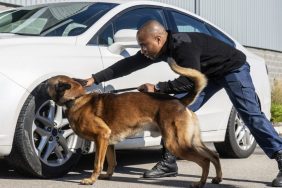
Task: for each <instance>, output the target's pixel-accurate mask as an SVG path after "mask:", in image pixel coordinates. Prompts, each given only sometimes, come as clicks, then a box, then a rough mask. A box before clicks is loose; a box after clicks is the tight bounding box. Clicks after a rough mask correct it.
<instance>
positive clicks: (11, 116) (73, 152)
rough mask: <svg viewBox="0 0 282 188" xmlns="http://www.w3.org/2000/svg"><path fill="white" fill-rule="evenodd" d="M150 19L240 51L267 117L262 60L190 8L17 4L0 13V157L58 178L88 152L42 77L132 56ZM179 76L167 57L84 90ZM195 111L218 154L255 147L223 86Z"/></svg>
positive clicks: (151, 140) (151, 142)
mask: <svg viewBox="0 0 282 188" xmlns="http://www.w3.org/2000/svg"><path fill="white" fill-rule="evenodd" d="M151 19H155V20H157V21H159V22H160V23H162V24H163V25H164V26H165V27H166V28H167V29H169V30H171V31H174V32H184V31H185V32H203V33H206V34H208V35H212V36H214V37H216V38H218V39H220V40H222V41H224V42H226V43H227V44H229V45H231V46H233V47H234V48H238V49H239V50H241V51H243V52H244V53H245V54H246V55H247V61H248V62H249V64H250V65H251V74H252V78H253V81H254V84H255V87H256V90H257V94H258V96H259V99H260V104H261V108H262V110H263V112H264V113H265V114H266V116H267V117H268V118H269V117H270V86H269V82H268V75H267V70H266V65H265V61H264V60H263V59H262V58H259V57H258V56H256V55H254V54H252V53H250V52H249V51H247V50H246V49H245V48H244V47H243V46H242V45H240V44H239V43H238V42H236V41H235V40H234V39H232V38H231V37H230V36H229V35H228V34H226V33H225V32H223V31H222V30H220V29H219V28H217V27H216V26H214V25H213V24H212V23H210V22H208V21H207V20H204V19H203V18H201V17H199V16H197V15H195V14H193V13H190V12H188V11H186V10H183V9H180V8H177V7H173V6H171V5H166V4H162V3H157V2H150V1H128V2H122V3H120V1H117V2H116V3H113V1H111V2H101V1H100V2H94V1H93V2H91V1H87V2H82V1H79V2H65V3H54V4H45V5H36V6H30V7H22V8H16V9H14V10H13V11H12V12H7V13H6V14H2V15H0V57H1V68H0V87H1V92H0V107H1V108H0V122H1V123H0V156H2V157H3V156H4V157H6V158H7V159H8V160H9V161H12V164H13V165H15V166H16V169H20V170H21V171H23V172H26V173H28V174H32V175H35V176H38V177H58V176H61V175H63V174H65V173H67V172H68V171H69V169H70V168H71V167H72V166H73V165H74V164H76V162H77V160H78V159H79V156H80V155H81V154H83V153H90V152H93V151H94V144H93V143H91V142H89V141H86V140H82V139H80V138H79V137H77V136H76V135H75V134H74V132H73V131H72V130H71V129H70V127H69V125H68V121H67V119H66V117H65V114H64V108H63V107H60V106H57V105H56V104H55V103H54V102H53V101H50V100H49V99H48V97H47V96H46V94H45V92H44V89H42V85H43V84H42V83H44V82H45V81H46V80H47V79H48V78H50V77H52V76H55V75H59V74H60V75H62V74H63V75H68V76H71V77H76V78H89V77H90V76H91V74H93V73H96V72H98V71H100V70H102V69H104V68H106V67H108V66H110V65H112V64H114V63H115V62H116V61H118V60H120V59H122V58H124V57H128V56H130V55H133V54H135V53H136V52H137V51H138V50H139V47H138V45H137V42H136V39H135V37H136V36H135V35H136V31H137V30H138V28H139V27H140V26H142V24H144V23H145V22H146V21H148V20H151ZM176 77H177V75H175V74H174V73H173V72H172V71H171V70H170V68H169V66H168V65H167V63H156V64H154V65H152V66H150V67H147V68H146V69H143V70H140V71H137V72H135V73H132V74H131V75H129V76H126V77H122V78H119V79H115V80H112V81H108V82H105V83H103V84H100V85H95V86H93V87H92V88H90V89H89V92H91V91H93V90H95V91H100V92H108V91H109V90H112V89H122V88H130V87H138V86H139V85H141V84H143V83H157V82H158V81H167V80H169V79H173V78H176ZM128 115H130V114H128ZM197 115H198V116H199V119H200V124H201V132H202V138H203V140H204V141H205V142H214V143H215V147H216V149H217V151H218V152H219V154H220V155H221V156H224V157H237V158H243V157H248V156H249V155H250V154H251V153H252V152H253V151H254V149H255V146H256V142H255V140H254V137H253V136H252V135H251V134H250V131H249V130H248V129H247V127H246V126H245V125H244V123H243V122H242V121H241V119H240V117H238V115H237V112H236V111H235V110H234V109H233V106H232V104H231V102H230V100H229V98H228V96H227V94H226V93H225V91H224V90H221V91H219V92H218V93H217V94H216V95H214V96H213V97H212V98H211V99H210V100H209V101H208V102H207V103H206V104H205V105H204V106H203V107H202V108H201V109H200V110H199V111H197ZM160 139H161V137H160V135H159V133H155V132H146V131H145V132H144V133H142V134H139V135H136V136H135V137H131V138H128V139H126V140H125V141H123V142H121V143H120V144H118V145H117V146H116V148H117V149H129V148H141V147H148V146H156V145H159V144H160Z"/></svg>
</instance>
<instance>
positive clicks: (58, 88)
mask: <svg viewBox="0 0 282 188" xmlns="http://www.w3.org/2000/svg"><path fill="white" fill-rule="evenodd" d="M70 88H71V85H70V84H68V83H64V82H59V83H58V84H56V86H55V90H56V92H59V93H61V92H64V91H66V90H68V89H70Z"/></svg>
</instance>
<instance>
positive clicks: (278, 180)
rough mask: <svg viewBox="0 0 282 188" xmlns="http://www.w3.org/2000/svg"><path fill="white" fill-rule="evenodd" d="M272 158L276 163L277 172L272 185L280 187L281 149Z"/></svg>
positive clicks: (281, 175)
mask: <svg viewBox="0 0 282 188" xmlns="http://www.w3.org/2000/svg"><path fill="white" fill-rule="evenodd" d="M274 158H275V159H276V161H277V163H278V168H279V173H278V175H277V176H276V178H275V179H274V180H273V181H272V187H282V150H280V151H278V152H277V153H276V154H275V155H274Z"/></svg>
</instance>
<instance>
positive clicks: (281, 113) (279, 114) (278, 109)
mask: <svg viewBox="0 0 282 188" xmlns="http://www.w3.org/2000/svg"><path fill="white" fill-rule="evenodd" d="M271 120H272V121H273V122H282V104H275V103H272V104H271Z"/></svg>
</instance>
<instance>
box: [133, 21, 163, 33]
mask: <svg viewBox="0 0 282 188" xmlns="http://www.w3.org/2000/svg"><path fill="white" fill-rule="evenodd" d="M164 34H166V30H165V28H164V26H163V25H162V24H160V23H159V22H157V21H155V20H150V21H148V22H146V23H145V24H144V25H142V27H141V28H140V29H139V31H138V32H137V36H140V35H146V36H148V35H152V36H156V35H164Z"/></svg>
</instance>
